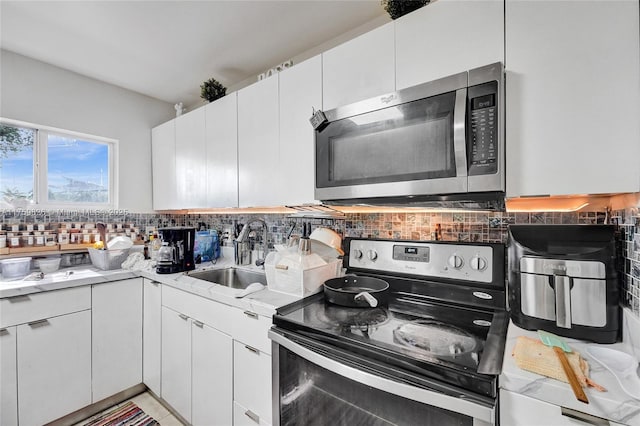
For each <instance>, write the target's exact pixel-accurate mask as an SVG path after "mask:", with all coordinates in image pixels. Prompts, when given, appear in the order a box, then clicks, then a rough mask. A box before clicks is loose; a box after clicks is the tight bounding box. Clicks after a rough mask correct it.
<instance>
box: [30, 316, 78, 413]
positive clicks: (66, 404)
mask: <svg viewBox="0 0 640 426" xmlns="http://www.w3.org/2000/svg"><path fill="white" fill-rule="evenodd" d="M17 329H18V333H17V334H18V344H17V353H18V418H19V419H20V424H21V425H38V424H44V423H48V422H50V421H52V420H55V419H57V418H59V417H62V416H64V415H67V414H69V413H71V412H73V411H75V410H78V409H80V408H82V407H85V406H87V405H89V404H91V311H90V310H87V311H82V312H76V313H73V314H68V315H62V316H59V317H54V318H49V319H46V320H40V321H36V322H33V323H28V324H22V325H19V326H18V327H17Z"/></svg>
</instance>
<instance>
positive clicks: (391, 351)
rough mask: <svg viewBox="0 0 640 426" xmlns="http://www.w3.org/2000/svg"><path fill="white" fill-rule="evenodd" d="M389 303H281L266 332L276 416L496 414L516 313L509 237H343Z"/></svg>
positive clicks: (352, 420) (412, 420) (353, 264)
mask: <svg viewBox="0 0 640 426" xmlns="http://www.w3.org/2000/svg"><path fill="white" fill-rule="evenodd" d="M345 253H346V254H345V258H344V264H345V265H346V266H347V273H348V274H355V275H357V276H367V277H375V278H380V279H383V280H385V281H387V282H388V283H389V286H390V287H389V291H390V293H389V302H388V305H387V306H377V307H374V308H360V307H358V308H354V307H343V306H339V305H333V304H330V303H328V302H327V301H325V298H324V295H323V294H322V293H319V294H316V295H313V296H310V297H307V298H304V299H301V300H300V301H298V302H295V303H292V304H290V305H287V306H284V307H282V308H280V309H278V310H277V313H276V314H275V315H274V326H273V328H272V329H271V331H270V332H269V337H270V338H271V340H272V344H273V350H272V362H273V367H274V368H273V424H274V425H295V424H305V425H327V424H331V425H392V424H393V425H402V424H404V425H417V424H421V425H476V426H478V425H495V424H496V423H497V417H498V416H497V394H498V375H499V374H500V370H501V368H502V359H503V352H504V345H505V336H506V331H507V326H508V316H507V313H506V312H505V281H504V277H505V274H504V246H503V245H502V244H483V243H459V242H456V243H450V242H440V241H433V242H431V241H429V242H425V241H392V240H381V239H357V238H353V239H346V240H345Z"/></svg>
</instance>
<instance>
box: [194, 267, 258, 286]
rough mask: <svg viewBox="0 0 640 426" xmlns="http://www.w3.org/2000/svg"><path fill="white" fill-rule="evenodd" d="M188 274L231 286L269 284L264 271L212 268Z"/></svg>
mask: <svg viewBox="0 0 640 426" xmlns="http://www.w3.org/2000/svg"><path fill="white" fill-rule="evenodd" d="M188 275H189V276H190V277H193V278H197V279H199V280H205V281H209V282H212V283H216V284H220V285H223V286H226V287H230V288H239V289H245V288H247V287H248V286H249V284H251V283H261V284H264V285H267V277H266V275H265V274H264V273H261V272H253V271H247V270H244V269H238V268H222V269H210V270H208V271H197V272H190V273H189V274H188Z"/></svg>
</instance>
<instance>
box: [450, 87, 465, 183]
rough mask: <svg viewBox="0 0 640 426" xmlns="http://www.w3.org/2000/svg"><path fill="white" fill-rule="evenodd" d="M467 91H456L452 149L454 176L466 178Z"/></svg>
mask: <svg viewBox="0 0 640 426" xmlns="http://www.w3.org/2000/svg"><path fill="white" fill-rule="evenodd" d="M466 115H467V89H466V88H463V89H458V90H456V101H455V105H454V109H453V149H454V155H455V162H456V176H457V177H463V176H467V143H466V139H467V132H466V122H467V117H466Z"/></svg>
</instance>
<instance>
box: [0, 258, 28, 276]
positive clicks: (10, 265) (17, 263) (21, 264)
mask: <svg viewBox="0 0 640 426" xmlns="http://www.w3.org/2000/svg"><path fill="white" fill-rule="evenodd" d="M0 265H2V279H3V280H19V279H21V278H24V277H26V276H27V274H28V273H29V270H30V269H31V258H30V257H16V258H13V259H2V260H0Z"/></svg>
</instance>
